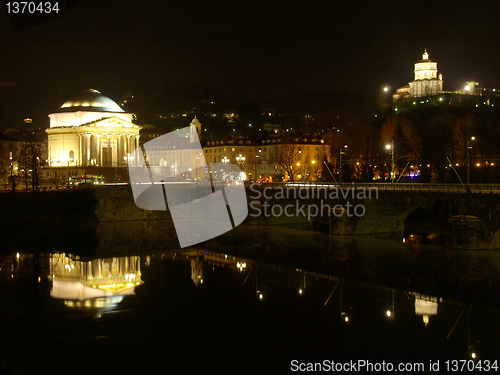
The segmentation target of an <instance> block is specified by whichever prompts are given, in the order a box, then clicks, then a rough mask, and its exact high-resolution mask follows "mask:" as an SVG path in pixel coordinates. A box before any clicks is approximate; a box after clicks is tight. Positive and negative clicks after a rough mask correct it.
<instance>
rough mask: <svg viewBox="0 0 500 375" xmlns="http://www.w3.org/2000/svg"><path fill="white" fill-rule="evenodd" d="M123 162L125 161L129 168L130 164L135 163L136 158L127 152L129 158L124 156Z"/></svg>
mask: <svg viewBox="0 0 500 375" xmlns="http://www.w3.org/2000/svg"><path fill="white" fill-rule="evenodd" d="M123 160H124V161H125V163H127V166H128V165H129V163H130V162H133V161H134V156H133V155H130V154H129V153H128V152H127V156H124V157H123Z"/></svg>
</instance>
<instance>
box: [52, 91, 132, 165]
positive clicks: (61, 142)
mask: <svg viewBox="0 0 500 375" xmlns="http://www.w3.org/2000/svg"><path fill="white" fill-rule="evenodd" d="M132 116H133V114H132V113H126V112H125V111H124V110H123V109H122V108H120V106H119V105H118V104H116V103H115V102H114V101H113V100H111V99H110V98H108V97H106V96H104V95H102V94H101V93H100V92H99V91H97V90H95V89H88V90H85V91H82V92H81V93H80V94H79V95H77V96H76V97H74V98H73V99H71V100H68V101H67V102H65V103H64V104H63V105H62V106H61V107H60V108H59V110H58V111H57V112H55V113H52V114H50V115H49V118H50V128H49V129H47V130H46V131H47V135H48V149H47V152H48V164H49V166H50V167H85V166H96V167H117V166H126V165H127V163H128V161H129V160H128V157H129V156H130V154H131V153H132V152H133V150H135V149H136V148H138V147H139V131H140V129H141V127H140V126H138V125H135V124H133V123H132Z"/></svg>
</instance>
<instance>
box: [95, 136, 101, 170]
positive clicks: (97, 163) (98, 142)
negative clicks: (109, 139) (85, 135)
mask: <svg viewBox="0 0 500 375" xmlns="http://www.w3.org/2000/svg"><path fill="white" fill-rule="evenodd" d="M96 136H97V143H96V145H97V152H96V165H97V166H99V167H101V166H102V163H101V135H100V134H96Z"/></svg>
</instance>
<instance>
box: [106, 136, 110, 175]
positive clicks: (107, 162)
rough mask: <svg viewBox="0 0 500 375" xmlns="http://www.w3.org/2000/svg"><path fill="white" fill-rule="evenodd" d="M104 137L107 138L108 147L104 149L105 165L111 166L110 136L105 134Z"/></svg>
mask: <svg viewBox="0 0 500 375" xmlns="http://www.w3.org/2000/svg"><path fill="white" fill-rule="evenodd" d="M106 137H107V138H108V149H107V151H106V153H107V155H106V160H107V161H106V165H105V166H106V167H111V136H110V135H109V134H106Z"/></svg>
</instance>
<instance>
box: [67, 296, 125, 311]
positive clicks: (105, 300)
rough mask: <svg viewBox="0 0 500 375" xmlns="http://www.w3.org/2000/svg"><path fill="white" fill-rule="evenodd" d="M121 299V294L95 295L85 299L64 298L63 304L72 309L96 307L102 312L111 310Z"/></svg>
mask: <svg viewBox="0 0 500 375" xmlns="http://www.w3.org/2000/svg"><path fill="white" fill-rule="evenodd" d="M121 301H123V296H111V297H97V298H93V299H87V300H85V301H78V300H76V301H75V300H64V305H65V306H66V307H69V308H72V309H97V310H100V311H102V312H105V311H112V310H114V309H115V308H116V307H117V305H118V304H119V303H120V302H121Z"/></svg>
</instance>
